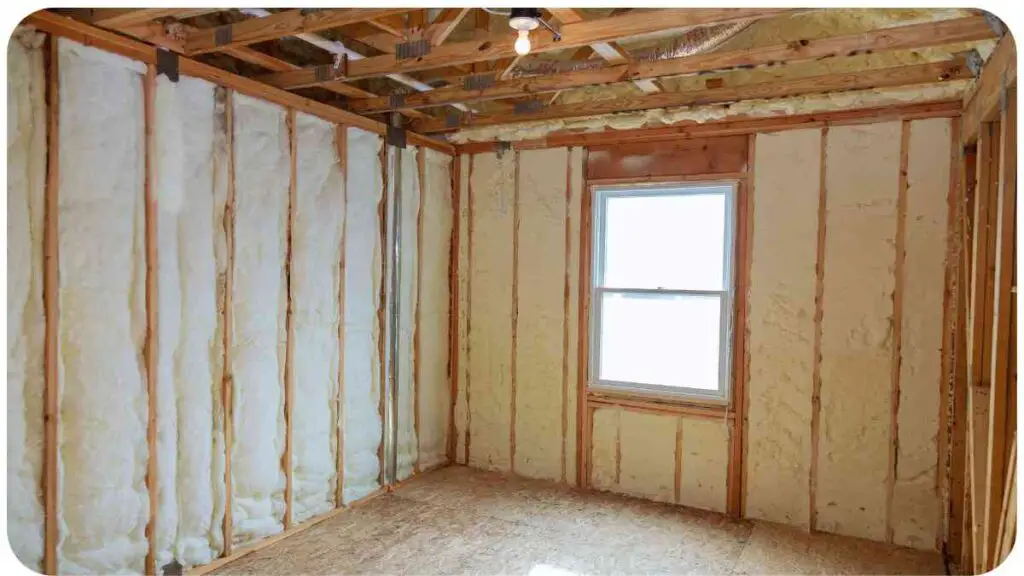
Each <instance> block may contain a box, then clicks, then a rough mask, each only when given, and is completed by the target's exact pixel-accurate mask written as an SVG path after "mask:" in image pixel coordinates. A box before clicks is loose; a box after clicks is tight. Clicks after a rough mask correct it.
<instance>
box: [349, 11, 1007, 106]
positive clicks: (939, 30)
mask: <svg viewBox="0 0 1024 576" xmlns="http://www.w3.org/2000/svg"><path fill="white" fill-rule="evenodd" d="M992 37H994V33H993V32H992V30H991V28H990V27H989V26H988V24H987V23H986V21H985V19H984V18H983V17H980V16H972V17H967V18H958V19H953V20H942V21H938V22H924V23H918V24H908V25H905V26H899V27H894V28H886V29H881V30H874V31H871V32H865V33H858V34H847V35H842V36H831V37H825V38H819V39H815V40H800V39H797V40H793V41H788V42H783V43H779V44H773V45H769V46H761V47H756V48H751V49H742V50H732V51H727V52H709V53H705V54H696V55H693V56H687V57H684V58H669V59H665V60H654V61H650V62H632V63H628V64H617V65H611V66H605V67H602V68H597V69H593V70H579V71H574V72H565V73H561V74H552V75H546V76H535V77H527V78H518V79H513V80H503V81H498V82H496V83H495V84H494V85H493V86H491V87H489V88H485V89H481V90H465V89H463V88H462V87H461V86H453V87H450V88H440V89H437V90H434V91H433V92H428V93H423V94H415V95H410V96H407V97H406V99H405V102H404V105H405V106H408V107H411V108H422V107H430V106H442V105H447V104H451V103H455V102H461V103H467V102H475V101H481V100H491V99H497V98H513V97H525V96H535V95H538V94H546V93H552V92H558V91H561V90H568V89H573V88H580V87H584V86H593V85H601V84H613V83H619V82H629V81H635V80H637V79H655V78H662V77H669V76H680V75H684V74H697V73H708V72H715V71H726V70H729V69H734V68H741V67H742V68H748V67H754V66H763V65H779V64H782V65H788V64H789V63H792V62H798V61H806V60H820V59H823V58H830V57H841V56H844V55H847V54H856V53H863V52H881V51H893V50H903V49H919V48H926V47H930V46H940V45H948V44H957V43H962V42H972V41H978V40H986V39H989V38H992ZM584 49H585V48H584ZM352 109H353V111H355V112H359V113H362V114H369V113H377V112H386V111H388V110H390V102H389V100H388V99H387V98H381V97H378V98H372V99H366V100H361V101H358V102H354V103H353V104H352Z"/></svg>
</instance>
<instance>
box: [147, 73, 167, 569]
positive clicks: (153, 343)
mask: <svg viewBox="0 0 1024 576" xmlns="http://www.w3.org/2000/svg"><path fill="white" fill-rule="evenodd" d="M142 88H143V122H144V134H145V142H144V149H145V159H144V162H143V166H144V170H145V176H144V178H143V199H144V202H145V215H146V216H145V217H146V238H145V240H146V244H145V250H146V342H145V352H144V356H145V358H146V372H147V374H146V397H147V404H148V406H147V408H148V418H147V419H146V443H147V445H148V450H149V458H148V460H147V462H146V491H147V492H148V493H149V522H148V523H147V524H146V539H147V540H148V544H149V549H148V550H147V552H146V564H145V567H146V574H154V575H155V574H158V572H157V565H156V554H157V550H156V519H157V510H158V504H159V502H158V498H157V494H158V493H159V491H160V483H159V482H160V477H159V462H157V444H156V443H157V438H156V434H157V421H156V412H157V396H158V392H157V374H158V372H159V371H158V370H157V368H158V363H159V361H160V358H159V356H158V348H157V347H158V346H159V340H158V334H159V332H158V331H157V322H159V312H158V311H159V296H158V290H159V287H158V284H157V274H158V273H159V269H160V267H159V255H158V254H157V230H158V222H157V217H158V216H157V214H158V212H157V205H156V194H155V191H154V184H153V176H154V172H153V167H154V166H153V158H154V156H155V154H156V152H155V144H156V142H155V141H154V139H153V126H154V124H155V122H154V114H155V109H156V66H154V65H153V64H150V65H148V66H146V76H145V79H144V81H143V83H142ZM165 465H168V464H167V463H165ZM170 465H174V464H173V463H172V464H170Z"/></svg>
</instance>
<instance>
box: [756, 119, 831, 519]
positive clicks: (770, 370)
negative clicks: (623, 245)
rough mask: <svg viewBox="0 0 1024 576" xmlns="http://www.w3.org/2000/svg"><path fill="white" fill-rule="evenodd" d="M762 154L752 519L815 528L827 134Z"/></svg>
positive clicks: (777, 138)
mask: <svg viewBox="0 0 1024 576" xmlns="http://www.w3.org/2000/svg"><path fill="white" fill-rule="evenodd" d="M754 149H755V155H756V156H755V159H754V185H753V198H754V201H753V208H754V211H753V215H752V217H753V219H754V226H753V229H754V238H753V242H752V245H753V249H752V252H751V264H750V289H749V297H748V298H749V299H748V302H749V310H748V320H747V323H748V327H749V330H750V336H749V341H748V342H749V344H748V349H749V351H750V379H749V381H748V383H747V394H748V397H749V403H748V409H747V410H748V411H747V417H748V423H747V439H748V445H747V462H746V467H747V471H746V473H747V478H746V490H747V493H746V515H747V516H748V517H751V518H759V519H762V520H768V521H772V522H781V523H783V524H789V525H794V526H803V527H807V526H809V523H810V513H809V510H808V506H809V498H808V486H809V485H810V484H809V482H810V459H811V410H812V409H811V396H812V373H813V369H814V361H815V359H814V334H815V324H814V311H815V290H816V283H817V273H816V271H815V268H816V265H817V243H816V242H814V241H813V239H814V238H817V234H818V197H819V194H820V187H821V179H820V174H821V130H788V131H784V132H777V133H762V134H758V135H757V137H756V142H755V147H754Z"/></svg>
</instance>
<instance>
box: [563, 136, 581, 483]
mask: <svg viewBox="0 0 1024 576" xmlns="http://www.w3.org/2000/svg"><path fill="white" fill-rule="evenodd" d="M572 168H573V166H572V147H571V146H570V147H568V148H566V150H565V196H564V198H563V202H564V210H563V213H562V228H563V229H564V232H565V234H564V239H563V244H562V246H563V248H562V249H563V252H562V254H563V256H562V262H564V271H563V273H562V280H563V284H562V454H561V456H562V476H561V479H562V482H568V481H569V477H568V470H567V469H568V461H567V454H568V449H567V448H566V443H567V442H569V331H570V328H569V318H570V313H569V312H570V310H569V306H570V305H571V304H570V302H571V300H570V297H571V292H570V287H569V285H570V273H571V270H570V267H571V265H570V261H571V260H572V258H571V255H572V218H574V217H576V218H578V217H579V216H578V215H575V214H572V212H571V208H572ZM574 440H575V439H574Z"/></svg>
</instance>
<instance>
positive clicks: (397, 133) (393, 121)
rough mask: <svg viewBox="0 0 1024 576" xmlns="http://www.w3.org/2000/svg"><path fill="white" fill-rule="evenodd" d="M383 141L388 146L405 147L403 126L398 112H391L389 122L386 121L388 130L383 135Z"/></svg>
mask: <svg viewBox="0 0 1024 576" xmlns="http://www.w3.org/2000/svg"><path fill="white" fill-rule="evenodd" d="M384 141H385V142H386V143H387V144H388V145H389V146H394V147H395V148H405V144H406V134H405V128H402V116H401V115H400V114H399V113H398V112H392V113H391V117H390V122H388V130H387V133H386V134H385V135H384Z"/></svg>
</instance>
